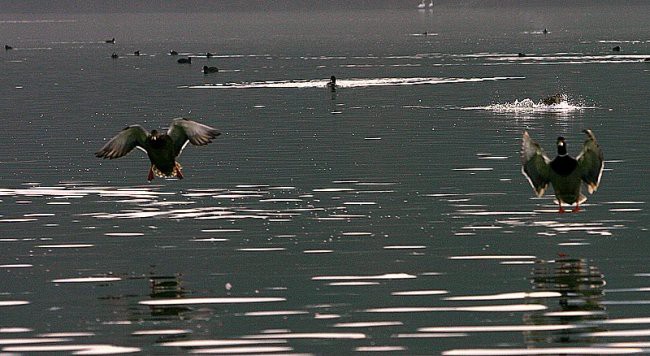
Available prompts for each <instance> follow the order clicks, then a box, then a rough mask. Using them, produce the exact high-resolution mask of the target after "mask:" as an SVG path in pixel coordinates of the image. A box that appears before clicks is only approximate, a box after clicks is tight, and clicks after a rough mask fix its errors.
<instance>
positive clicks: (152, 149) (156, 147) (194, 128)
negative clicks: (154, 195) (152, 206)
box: [95, 118, 220, 181]
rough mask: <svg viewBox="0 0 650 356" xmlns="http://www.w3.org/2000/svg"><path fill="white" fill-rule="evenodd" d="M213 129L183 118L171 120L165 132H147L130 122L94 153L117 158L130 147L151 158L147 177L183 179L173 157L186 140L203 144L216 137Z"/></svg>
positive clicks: (179, 166) (129, 150)
mask: <svg viewBox="0 0 650 356" xmlns="http://www.w3.org/2000/svg"><path fill="white" fill-rule="evenodd" d="M219 135H220V132H219V131H217V130H216V129H215V128H212V127H210V126H207V125H203V124H200V123H198V122H196V121H192V120H189V119H185V118H177V119H174V120H173V121H172V123H171V126H170V127H169V129H168V130H167V132H158V131H157V130H152V131H151V132H148V131H147V130H145V129H144V128H143V127H142V126H140V125H131V126H127V127H126V128H124V129H123V130H122V131H120V132H119V133H118V134H117V135H115V137H113V138H112V139H110V141H108V143H106V144H105V145H104V147H102V148H101V149H100V150H99V151H97V152H96V153H95V156H96V157H98V158H108V159H114V158H120V157H122V156H125V155H126V154H128V153H129V152H131V150H133V149H134V148H139V149H141V150H143V151H145V152H146V153H147V156H148V157H149V160H150V161H151V167H150V168H149V174H148V176H147V180H148V181H151V180H153V179H154V175H155V176H158V177H162V178H171V177H176V178H178V179H183V173H182V172H181V168H182V167H181V165H180V164H179V163H178V162H177V161H176V158H177V157H178V156H179V155H180V154H181V152H182V151H183V149H184V148H185V146H187V143H188V142H189V143H191V144H193V145H196V146H204V145H207V144H208V143H210V142H212V139H214V138H215V137H217V136H219Z"/></svg>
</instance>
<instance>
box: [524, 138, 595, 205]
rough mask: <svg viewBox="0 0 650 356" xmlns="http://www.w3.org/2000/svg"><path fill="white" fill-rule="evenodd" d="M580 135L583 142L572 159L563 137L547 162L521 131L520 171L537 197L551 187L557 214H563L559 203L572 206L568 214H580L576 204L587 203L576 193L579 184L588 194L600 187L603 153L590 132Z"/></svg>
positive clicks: (536, 145)
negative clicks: (556, 205)
mask: <svg viewBox="0 0 650 356" xmlns="http://www.w3.org/2000/svg"><path fill="white" fill-rule="evenodd" d="M584 133H586V134H587V140H585V143H584V145H583V147H582V152H580V154H579V155H578V156H577V157H576V158H573V157H571V156H569V155H568V154H567V149H566V141H565V139H564V137H558V138H557V157H555V158H554V159H553V160H551V159H550V158H548V156H547V155H546V153H545V152H544V150H543V149H542V148H541V147H540V145H539V144H538V143H537V142H535V141H533V140H532V139H531V138H530V135H528V132H527V131H524V135H523V138H522V142H521V163H522V168H521V172H522V173H523V174H524V176H526V178H528V182H529V183H530V185H531V186H532V187H533V189H534V190H535V193H536V194H537V196H538V197H541V196H542V195H544V191H546V188H548V184H549V183H551V185H553V190H554V191H555V197H556V198H557V201H558V204H559V207H560V210H559V212H560V213H563V212H564V208H563V207H562V203H564V204H569V205H571V204H573V203H575V205H576V206H575V208H574V209H573V210H572V211H573V212H578V211H580V204H581V203H583V202H584V201H585V200H587V197H585V196H584V195H582V193H581V192H580V190H581V189H580V188H581V186H582V183H583V182H584V183H585V184H586V185H587V190H588V191H589V193H590V194H592V193H593V192H595V191H596V189H598V185H599V184H600V177H601V176H602V174H603V168H604V166H605V164H604V159H603V151H602V150H601V149H600V146H599V145H598V142H597V141H596V136H594V133H593V132H592V131H591V130H584Z"/></svg>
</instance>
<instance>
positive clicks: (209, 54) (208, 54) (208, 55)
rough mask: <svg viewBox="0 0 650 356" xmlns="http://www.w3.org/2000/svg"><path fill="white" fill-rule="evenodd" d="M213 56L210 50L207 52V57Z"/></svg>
mask: <svg viewBox="0 0 650 356" xmlns="http://www.w3.org/2000/svg"><path fill="white" fill-rule="evenodd" d="M212 56H213V54H212V53H210V52H207V53H206V54H205V57H206V58H212Z"/></svg>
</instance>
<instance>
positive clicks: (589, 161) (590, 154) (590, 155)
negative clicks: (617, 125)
mask: <svg viewBox="0 0 650 356" xmlns="http://www.w3.org/2000/svg"><path fill="white" fill-rule="evenodd" d="M584 133H586V134H587V140H585V144H584V146H583V147H582V152H580V154H579V155H578V157H577V158H576V159H577V160H578V168H579V169H580V172H581V178H582V180H583V181H584V182H585V183H586V184H587V189H588V190H589V193H593V192H595V191H596V189H598V185H599V184H600V177H601V176H602V175H603V168H605V161H604V158H603V151H602V150H601V149H600V146H599V145H598V142H597V141H596V136H594V133H593V132H591V130H584Z"/></svg>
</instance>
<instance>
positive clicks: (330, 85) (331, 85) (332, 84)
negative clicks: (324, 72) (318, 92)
mask: <svg viewBox="0 0 650 356" xmlns="http://www.w3.org/2000/svg"><path fill="white" fill-rule="evenodd" d="M327 88H328V89H329V90H331V91H336V77H335V76H331V77H330V81H329V82H327Z"/></svg>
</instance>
